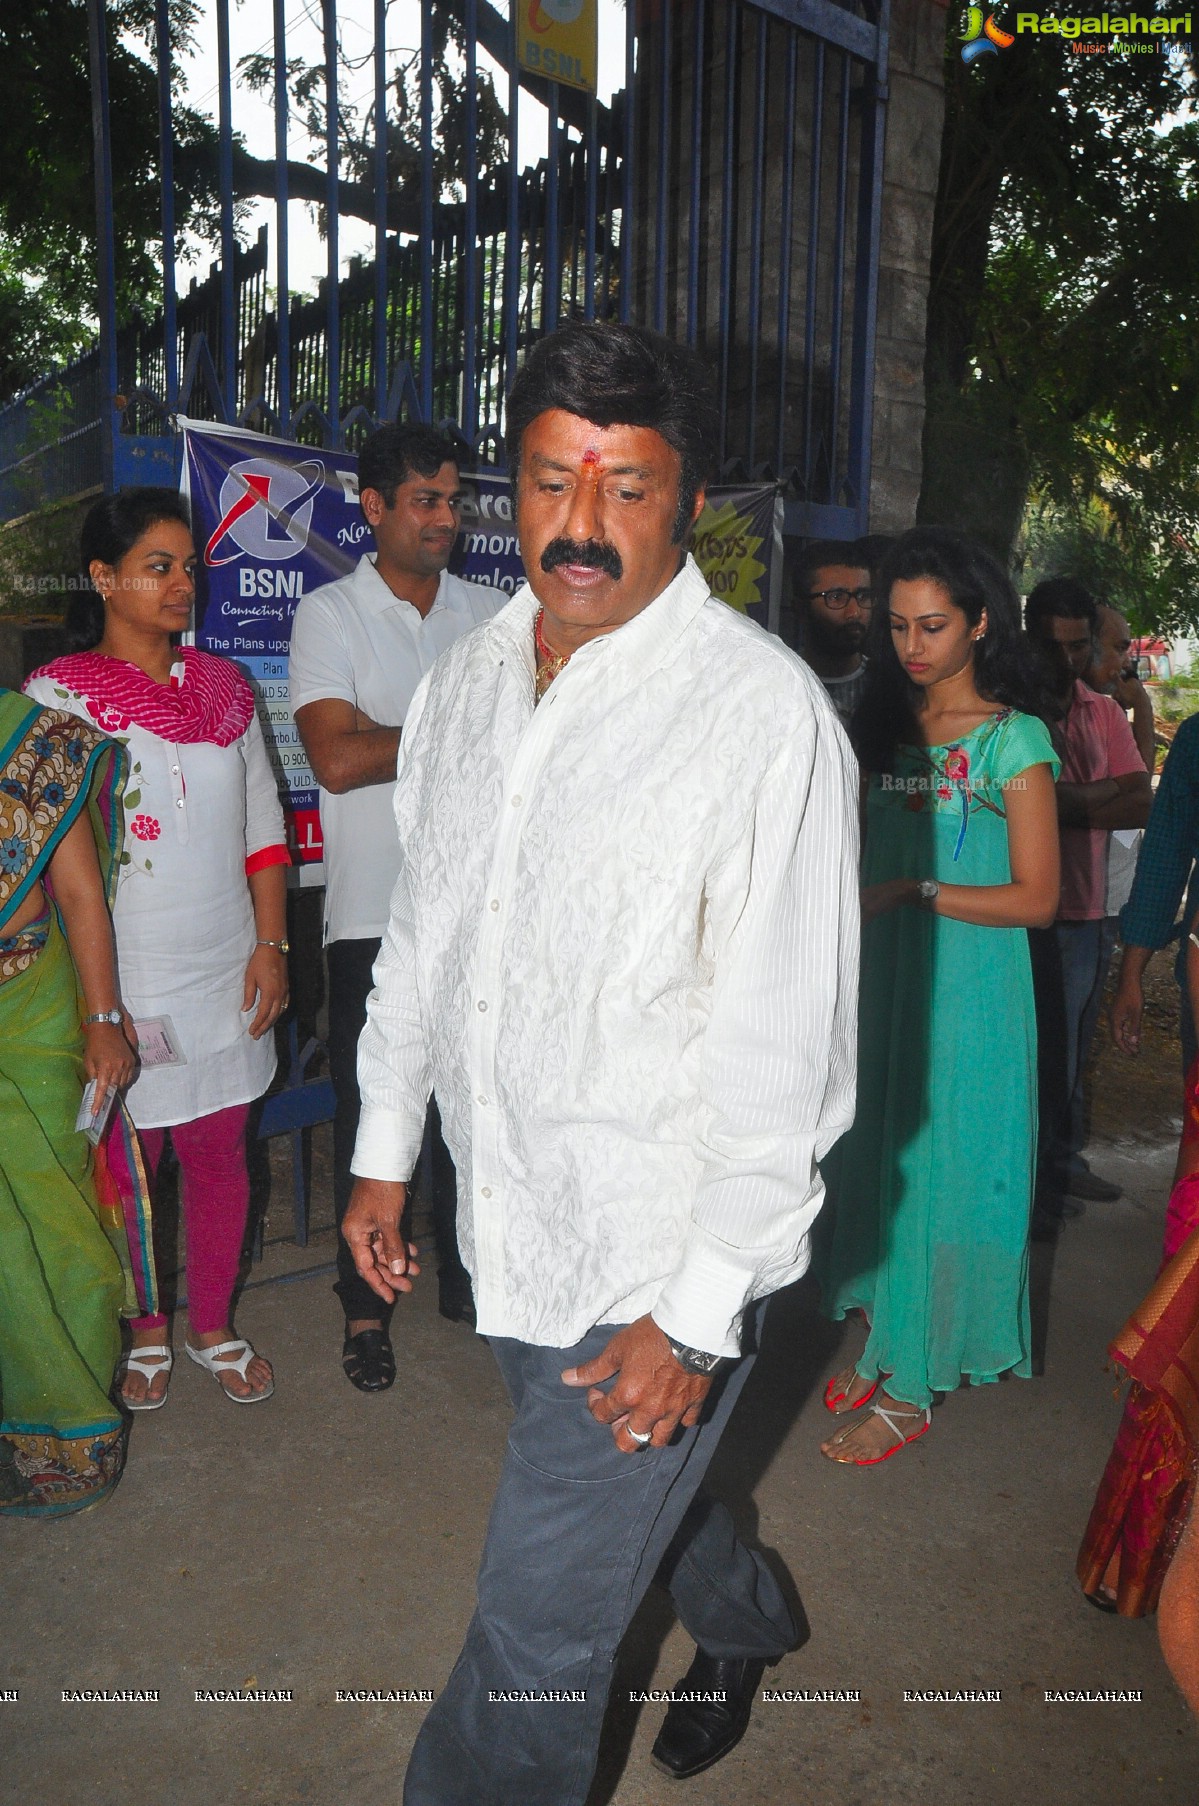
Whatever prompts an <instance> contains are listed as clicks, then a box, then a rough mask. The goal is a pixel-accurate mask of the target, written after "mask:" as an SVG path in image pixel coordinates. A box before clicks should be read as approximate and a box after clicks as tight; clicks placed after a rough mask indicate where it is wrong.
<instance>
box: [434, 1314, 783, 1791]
mask: <svg viewBox="0 0 1199 1806" xmlns="http://www.w3.org/2000/svg"><path fill="white" fill-rule="evenodd" d="M758 1316H759V1321H760V1312H759V1314H758ZM617 1327H618V1326H617V1325H615V1324H606V1325H605V1324H600V1325H598V1326H597V1327H596V1328H595V1329H593V1330H592V1331H591V1332H590V1333H589V1334H588V1335H587V1336H585V1337H584V1338H583V1340H582V1341H581V1342H579V1343H578V1344H577V1345H576V1346H575V1347H573V1348H538V1347H534V1346H532V1345H530V1344H528V1343H523V1342H513V1341H505V1340H500V1339H497V1338H494V1337H493V1338H492V1341H491V1348H492V1352H493V1353H494V1355H495V1357H496V1360H497V1361H498V1362H499V1366H500V1371H501V1373H502V1374H503V1376H504V1381H505V1384H506V1385H507V1387H508V1391H509V1393H510V1395H511V1398H512V1403H513V1405H514V1407H515V1410H516V1421H515V1422H514V1424H513V1426H512V1432H511V1435H510V1436H509V1439H508V1450H507V1454H506V1457H505V1460H504V1466H503V1471H502V1473H501V1475H500V1483H499V1488H498V1491H497V1493H496V1497H495V1503H494V1505H493V1507H492V1512H491V1521H490V1523H489V1525H488V1530H487V1540H486V1543H485V1545H484V1549H483V1560H482V1564H481V1566H480V1569H479V1582H478V1607H477V1610H476V1611H475V1615H474V1617H473V1618H472V1620H471V1624H470V1628H469V1630H468V1632H467V1636H466V1642H465V1645H464V1646H463V1649H462V1653H461V1655H460V1656H459V1657H458V1661H457V1664H456V1665H455V1667H454V1671H453V1673H452V1674H451V1676H450V1678H449V1681H448V1682H447V1684H446V1686H445V1688H444V1689H443V1691H442V1693H441V1694H440V1696H439V1697H438V1699H437V1701H436V1703H435V1704H434V1705H433V1706H432V1708H431V1709H430V1712H429V1715H428V1717H427V1718H426V1719H425V1722H424V1724H423V1725H422V1727H421V1730H420V1734H419V1736H418V1737H417V1740H416V1746H415V1748H414V1749H413V1752H412V1759H411V1761H410V1763H409V1766H408V1773H407V1776H406V1778H405V1783H404V1806H582V1803H583V1801H584V1800H585V1799H586V1796H587V1791H588V1788H589V1787H590V1785H591V1779H592V1776H593V1774H594V1771H595V1763H596V1756H597V1753H598V1749H599V1739H600V1731H601V1728H602V1725H603V1719H604V1710H605V1707H606V1704H607V1698H608V1687H609V1684H610V1681H611V1676H612V1666H613V1663H614V1661H615V1657H616V1651H617V1648H618V1646H619V1644H620V1640H621V1638H622V1636H623V1635H624V1632H625V1630H626V1629H627V1627H628V1625H629V1622H630V1620H631V1619H632V1617H633V1614H634V1612H635V1611H636V1609H637V1607H638V1605H639V1604H640V1602H641V1599H642V1597H643V1595H644V1593H645V1591H646V1589H647V1587H648V1586H649V1584H650V1582H651V1580H653V1579H654V1578H655V1577H657V1578H658V1579H659V1580H660V1581H661V1582H662V1583H663V1584H664V1585H665V1586H666V1587H667V1588H668V1589H669V1591H670V1595H671V1598H672V1599H673V1601H674V1605H675V1609H676V1611H677V1612H678V1615H679V1618H680V1619H681V1621H682V1623H683V1625H684V1627H685V1628H686V1630H687V1631H688V1632H689V1633H690V1635H691V1636H692V1637H694V1638H695V1641H696V1642H697V1643H698V1644H700V1645H701V1646H702V1647H703V1648H704V1649H705V1650H706V1651H707V1653H708V1654H709V1655H714V1656H721V1657H752V1656H766V1657H768V1658H769V1657H775V1656H778V1655H781V1654H782V1653H783V1651H784V1650H786V1649H788V1648H790V1647H791V1646H792V1644H793V1643H794V1642H795V1639H796V1636H797V1630H796V1625H795V1621H794V1619H793V1618H792V1615H791V1612H790V1610H789V1608H788V1606H787V1603H786V1601H785V1600H784V1598H783V1595H782V1593H781V1592H780V1590H779V1586H778V1583H777V1581H776V1580H775V1578H774V1576H773V1575H772V1574H771V1572H770V1570H769V1568H768V1567H767V1566H766V1564H765V1562H764V1561H763V1559H762V1557H761V1556H760V1555H759V1554H757V1553H756V1552H754V1551H751V1550H749V1549H747V1548H745V1547H744V1545H743V1544H741V1543H740V1542H738V1540H737V1536H736V1533H735V1531H734V1529H733V1522H732V1518H731V1517H730V1515H729V1513H728V1511H727V1509H726V1508H725V1507H724V1506H723V1505H720V1504H718V1503H717V1502H716V1501H715V1500H713V1499H711V1498H709V1497H708V1496H707V1495H705V1494H703V1493H702V1492H701V1491H700V1482H701V1480H702V1479H703V1475H704V1470H705V1469H706V1467H707V1465H708V1462H709V1461H710V1460H711V1458H712V1454H713V1451H714V1450H715V1447H716V1444H717V1442H718V1441H719V1440H720V1435H721V1432H722V1430H723V1429H724V1426H725V1424H726V1422H727V1421H728V1418H729V1415H730V1413H731V1411H732V1409H733V1407H734V1405H735V1404H736V1402H737V1398H738V1396H739V1395H740V1392H741V1388H742V1387H743V1386H744V1384H745V1381H746V1379H747V1378H748V1376H749V1372H750V1369H751V1368H752V1366H753V1359H754V1357H753V1355H752V1354H749V1355H745V1356H743V1357H742V1359H741V1360H740V1361H738V1362H737V1363H736V1365H735V1366H734V1367H732V1368H731V1369H729V1370H728V1371H726V1373H725V1374H724V1375H723V1376H722V1378H721V1379H720V1380H719V1381H718V1383H717V1384H716V1385H715V1386H713V1388H712V1392H711V1393H710V1394H709V1397H708V1405H707V1410H706V1412H705V1416H704V1418H703V1420H702V1421H701V1422H700V1423H699V1424H697V1425H695V1426H694V1427H693V1428H692V1429H690V1430H683V1431H681V1432H680V1433H679V1435H678V1436H677V1438H676V1440H675V1441H674V1442H673V1443H672V1444H671V1446H670V1447H669V1448H666V1449H647V1450H646V1451H645V1452H644V1453H641V1454H636V1455H623V1454H621V1452H620V1450H619V1449H618V1448H617V1447H616V1444H615V1443H614V1441H613V1439H612V1432H611V1430H610V1429H608V1428H607V1427H606V1426H605V1425H603V1424H599V1423H597V1422H596V1421H595V1419H594V1418H593V1417H592V1415H591V1413H590V1411H589V1410H588V1409H587V1395H586V1390H585V1389H584V1388H574V1387H568V1386H564V1385H563V1384H562V1381H561V1379H560V1378H559V1375H560V1374H561V1372H562V1370H563V1368H566V1367H575V1366H581V1365H582V1364H583V1363H584V1362H586V1361H590V1360H593V1359H594V1357H595V1356H596V1355H597V1354H598V1353H599V1352H600V1350H601V1349H602V1348H603V1347H604V1345H605V1343H606V1342H607V1341H608V1339H609V1337H610V1336H611V1335H612V1334H613V1332H614V1330H615V1329H616V1328H617ZM754 1328H755V1326H754V1325H752V1324H751V1325H750V1332H751V1335H752V1333H753V1332H754ZM522 1692H525V1693H530V1692H531V1693H538V1694H540V1693H550V1694H553V1695H555V1696H558V1697H554V1698H550V1699H534V1700H530V1699H524V1700H521V1699H512V1698H507V1699H504V1698H496V1697H494V1696H495V1695H500V1694H509V1695H511V1694H513V1693H517V1694H519V1693H522Z"/></svg>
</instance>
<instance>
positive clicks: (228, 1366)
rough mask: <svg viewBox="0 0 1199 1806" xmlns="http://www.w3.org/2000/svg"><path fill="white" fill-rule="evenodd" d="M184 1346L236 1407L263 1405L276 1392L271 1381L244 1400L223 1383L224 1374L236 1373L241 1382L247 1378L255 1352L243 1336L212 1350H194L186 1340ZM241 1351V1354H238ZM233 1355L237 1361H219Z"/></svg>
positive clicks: (216, 1345)
mask: <svg viewBox="0 0 1199 1806" xmlns="http://www.w3.org/2000/svg"><path fill="white" fill-rule="evenodd" d="M183 1346H184V1348H185V1349H186V1350H187V1353H188V1355H189V1356H190V1357H191V1359H192V1360H193V1361H194V1362H195V1363H196V1366H197V1367H203V1368H204V1369H205V1370H206V1371H207V1372H208V1373H210V1374H211V1375H212V1377H213V1379H214V1380H215V1381H216V1383H217V1385H218V1386H220V1388H221V1391H222V1392H223V1393H224V1394H225V1397H226V1398H229V1399H232V1400H233V1403H234V1404H235V1405H259V1404H262V1402H263V1401H264V1400H265V1399H268V1398H269V1397H270V1396H271V1393H272V1392H273V1391H274V1390H275V1382H274V1380H270V1381H268V1382H267V1384H266V1385H265V1386H264V1387H263V1389H262V1391H261V1392H251V1393H249V1394H248V1395H247V1396H246V1397H245V1398H243V1397H242V1396H241V1395H240V1394H239V1393H237V1392H230V1390H229V1388H228V1386H226V1385H224V1384H223V1383H222V1380H221V1375H222V1374H223V1373H235V1374H236V1375H237V1377H238V1379H241V1380H244V1379H245V1378H246V1368H247V1367H248V1366H249V1365H250V1362H251V1361H252V1360H253V1359H254V1350H253V1348H251V1346H250V1344H249V1343H248V1342H247V1341H246V1340H245V1338H244V1337H242V1336H239V1337H238V1338H237V1339H236V1341H233V1342H218V1343H216V1344H215V1346H214V1347H212V1348H193V1347H192V1345H191V1343H190V1342H188V1341H186V1340H185V1341H184V1344H183ZM239 1350H240V1353H238V1351H239ZM232 1354H237V1356H238V1358H237V1359H236V1360H235V1361H222V1360H218V1359H217V1357H218V1355H232ZM246 1384H247V1385H249V1381H248V1380H246Z"/></svg>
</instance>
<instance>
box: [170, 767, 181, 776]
mask: <svg viewBox="0 0 1199 1806" xmlns="http://www.w3.org/2000/svg"><path fill="white" fill-rule="evenodd" d="M171 776H172V777H173V778H177V777H178V776H179V767H178V766H177V765H172V766H171Z"/></svg>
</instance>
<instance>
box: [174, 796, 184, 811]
mask: <svg viewBox="0 0 1199 1806" xmlns="http://www.w3.org/2000/svg"><path fill="white" fill-rule="evenodd" d="M175 807H176V809H182V807H183V798H182V797H181V796H177V797H176V798H175Z"/></svg>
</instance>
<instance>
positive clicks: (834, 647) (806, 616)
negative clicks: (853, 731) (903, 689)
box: [796, 539, 874, 728]
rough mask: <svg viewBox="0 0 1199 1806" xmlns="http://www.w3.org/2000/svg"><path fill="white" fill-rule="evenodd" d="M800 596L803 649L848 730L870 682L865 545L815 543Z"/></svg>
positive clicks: (803, 573)
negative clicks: (864, 648) (866, 643)
mask: <svg viewBox="0 0 1199 1806" xmlns="http://www.w3.org/2000/svg"><path fill="white" fill-rule="evenodd" d="M796 595H797V598H798V601H799V616H800V622H801V627H802V645H801V648H800V650H801V652H802V654H803V657H804V658H805V659H806V660H807V662H808V664H809V665H810V666H811V667H812V670H813V671H814V672H815V673H816V675H817V677H818V678H819V679H820V681H821V683H822V684H823V685H824V687H825V689H826V690H827V691H828V693H829V696H830V698H831V700H832V704H833V707H834V708H835V709H836V711H837V715H838V718H839V719H840V722H841V725H842V727H846V728H847V727H848V726H849V719H850V716H851V715H852V714H853V712H854V710H855V709H856V708H857V706H858V703H859V702H860V701H861V699H862V687H863V685H864V684H865V681H866V660H865V659H864V658H863V656H862V642H863V641H864V639H865V638H866V629H867V628H868V627H869V625H870V613H871V608H872V606H873V603H874V592H873V589H872V587H871V580H870V566H869V562H868V560H867V558H866V557H865V548H864V547H863V546H862V545H861V544H860V543H859V542H857V541H851V542H849V543H844V542H839V541H837V540H831V539H830V540H817V541H815V543H814V544H812V545H810V546H809V547H808V549H807V551H806V553H805V554H804V560H803V563H802V565H801V566H800V569H799V576H798V583H797V587H796Z"/></svg>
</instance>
